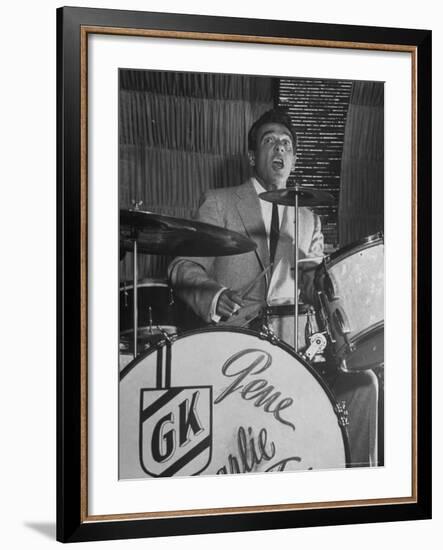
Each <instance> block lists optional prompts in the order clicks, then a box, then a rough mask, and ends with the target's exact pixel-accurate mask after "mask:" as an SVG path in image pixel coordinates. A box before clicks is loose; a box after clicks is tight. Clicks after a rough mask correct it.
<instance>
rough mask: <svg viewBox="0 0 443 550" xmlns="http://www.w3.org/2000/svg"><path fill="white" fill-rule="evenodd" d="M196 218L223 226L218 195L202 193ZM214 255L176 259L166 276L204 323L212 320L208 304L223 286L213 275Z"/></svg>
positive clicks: (170, 265) (209, 304)
mask: <svg viewBox="0 0 443 550" xmlns="http://www.w3.org/2000/svg"><path fill="white" fill-rule="evenodd" d="M195 219H196V221H199V222H204V223H210V224H212V225H217V226H223V219H222V216H221V214H220V211H219V207H218V203H217V197H216V196H215V195H214V193H212V192H211V191H209V192H207V193H205V194H204V195H203V197H202V199H201V201H200V206H199V209H198V212H197V215H196V216H195ZM214 262H215V257H183V256H179V257H177V258H175V259H174V260H173V261H172V262H171V263H170V264H169V267H168V278H169V280H170V282H171V284H172V287H173V288H174V291H175V292H176V293H177V295H178V296H179V297H180V298H181V299H182V300H183V301H184V302H186V303H187V304H188V305H189V306H190V307H191V308H192V309H193V310H194V312H195V313H196V314H197V315H198V316H199V317H201V318H202V319H203V320H204V321H205V322H207V323H210V322H211V304H212V300H213V298H214V296H215V294H216V293H217V292H218V291H219V290H220V289H221V288H223V285H221V284H219V283H218V282H217V281H216V280H215V278H214Z"/></svg>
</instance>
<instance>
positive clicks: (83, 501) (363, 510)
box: [5, 0, 432, 548]
mask: <svg viewBox="0 0 443 550" xmlns="http://www.w3.org/2000/svg"><path fill="white" fill-rule="evenodd" d="M338 2H340V0H338ZM114 7H115V8H116V9H106V8H90V7H63V8H60V9H58V10H57V13H56V28H57V33H56V37H57V47H56V50H57V51H56V65H57V66H56V69H57V71H56V72H57V101H56V103H55V102H54V107H55V108H56V113H57V124H56V128H57V136H56V145H57V149H56V156H57V167H56V179H57V205H56V210H57V243H56V244H57V387H56V388H55V389H54V393H56V398H57V403H56V404H57V411H56V412H57V426H56V427H57V464H56V466H57V468H56V476H57V477H56V482H57V501H56V508H57V518H56V529H57V533H56V538H57V540H58V541H61V542H80V541H85V542H89V541H93V540H95V541H104V540H114V539H136V538H144V537H147V538H155V537H168V538H170V537H173V536H180V535H197V534H199V535H207V536H209V537H212V536H214V535H216V534H222V533H223V534H224V536H225V538H224V539H223V538H220V541H221V544H222V546H226V544H230V542H227V538H226V536H228V535H232V533H233V532H244V531H249V532H252V531H260V532H261V533H264V534H265V535H266V534H267V533H268V532H269V533H270V532H272V533H273V534H275V533H279V532H280V531H281V530H286V531H287V530H288V529H289V530H290V529H294V528H300V527H304V528H320V527H321V528H325V529H327V526H332V525H334V526H341V525H347V526H348V528H349V534H350V536H351V537H352V538H353V540H359V541H361V546H362V548H364V547H366V546H367V544H366V542H369V541H370V540H371V539H370V537H367V536H366V535H365V534H364V524H377V523H380V522H387V521H388V522H389V521H390V522H398V521H402V522H403V524H405V523H406V522H407V521H408V520H409V521H412V520H424V519H429V518H430V517H431V473H432V471H431V433H430V429H429V427H430V422H431V389H432V385H431V375H432V373H431V369H430V364H431V351H430V345H431V316H430V314H429V308H430V300H431V291H430V283H431V275H430V268H431V224H430V210H431V188H430V181H431V179H430V168H431V135H430V124H431V52H432V47H431V31H429V30H425V29H421V28H419V25H415V24H412V26H411V27H403V28H400V27H399V26H398V24H396V23H395V22H394V21H393V20H392V18H391V19H389V18H387V19H386V21H384V20H383V17H382V16H381V15H380V16H379V18H374V17H373V18H369V20H368V26H364V25H361V24H359V22H358V21H355V22H352V21H346V18H345V19H344V21H337V20H335V21H334V19H330V20H329V21H327V20H326V22H325V20H323V19H322V18H321V17H314V18H313V19H311V21H312V22H308V21H309V19H305V20H303V19H298V15H297V14H294V13H293V14H292V15H291V16H289V14H288V15H287V16H284V14H283V12H282V13H271V12H270V11H269V12H266V14H265V15H264V16H258V17H257V15H258V13H259V12H257V13H255V12H250V13H245V12H244V11H243V12H242V13H241V14H239V16H238V17H235V16H230V15H229V13H228V12H226V16H225V17H224V16H215V15H214V16H212V15H210V14H209V13H208V12H207V11H206V9H205V10H203V11H202V12H199V11H197V12H194V13H192V12H191V13H188V14H184V13H173V12H169V11H166V12H163V11H154V12H152V11H140V10H132V9H131V7H128V8H126V7H124V8H123V7H121V6H120V7H118V6H114ZM239 7H240V6H239ZM148 9H149V8H147V7H141V10H148ZM222 11H223V10H222ZM240 11H241V10H240ZM330 13H331V12H330ZM341 13H342V16H343V12H341ZM291 17H292V20H291ZM379 19H380V21H379ZM54 22H55V21H54ZM360 23H361V21H360ZM369 25H370V26H369ZM380 25H385V26H383V27H381V26H380ZM24 164H25V163H23V162H22V163H21V165H22V166H24ZM17 166H18V164H17ZM38 188H39V189H40V188H41V185H39V186H38ZM36 192H37V191H36ZM21 219H24V217H23V216H22V217H21ZM11 227H13V226H11ZM26 250H27V252H26V254H28V253H29V254H31V253H33V254H34V255H36V254H38V253H39V252H38V251H39V248H38V247H37V246H35V247H33V246H30V241H28V246H27V248H26ZM28 251H29V252H28ZM26 257H28V256H26ZM32 265H35V266H39V265H42V262H40V261H38V262H33V264H32ZM37 294H38V293H37ZM17 301H18V300H17ZM37 432H38V430H36V433H37ZM34 448H36V447H35V446H34ZM5 471H6V470H5ZM356 523H358V524H359V526H358V529H359V531H358V533H357V532H356V531H354V532H353V534H352V533H351V532H352V528H353V524H356ZM416 523H419V522H416ZM375 529H376V528H375V527H374V530H375ZM318 530H319V529H315V534H314V535H313V538H312V540H311V537H312V535H311V534H309V531H312V529H311V530H309V529H297V531H299V532H300V538H299V539H298V542H297V543H296V544H298V545H300V544H309V545H312V544H314V539H315V538H317V534H316V532H317V531H318ZM304 532H306V533H308V539H309V540H307V539H306V537H305V535H304V534H303V533H304ZM192 538H193V537H192ZM381 539H383V540H384V538H383V537H381ZM381 539H380V540H381ZM223 540H224V541H225V542H223ZM256 540H257V539H256ZM260 540H261V542H263V543H265V544H266V546H267V547H268V546H269V545H271V544H272V546H276V547H279V546H282V545H285V544H286V543H285V542H284V538H281V537H280V538H279V536H277V539H274V538H273V535H272V536H271V535H270V537H266V536H265V537H264V538H263V539H260ZM278 540H280V541H281V542H276V541H278ZM342 540H343V539H342ZM413 540H414V539H413V538H411V542H412V541H413ZM265 541H266V542H265ZM133 542H134V544H135V543H136V541H133ZM164 542H165V544H166V543H167V541H166V540H165V541H164ZM191 544H192V543H191ZM365 544H366V546H365ZM242 545H243V544H242ZM233 546H236V544H233ZM254 546H255V545H254ZM314 546H315V544H314Z"/></svg>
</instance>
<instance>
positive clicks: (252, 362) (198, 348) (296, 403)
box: [119, 328, 349, 479]
mask: <svg viewBox="0 0 443 550" xmlns="http://www.w3.org/2000/svg"><path fill="white" fill-rule="evenodd" d="M339 420H340V419H339V416H338V410H337V405H336V403H335V401H334V399H333V397H332V394H331V393H330V391H329V390H328V389H327V388H326V386H325V384H324V382H322V380H321V379H320V378H319V377H318V375H317V374H316V373H315V371H314V370H313V369H312V368H311V367H310V366H309V365H308V364H307V363H306V362H305V361H303V360H302V359H301V358H300V357H299V356H298V355H297V354H296V353H295V352H294V351H293V350H292V349H291V348H290V347H289V346H287V345H285V344H283V343H280V342H277V341H270V340H269V339H263V338H259V337H258V336H257V335H256V334H254V333H253V332H252V331H249V330H247V329H226V328H220V329H202V330H199V331H194V332H188V333H184V334H181V335H179V336H178V338H177V340H176V341H175V342H174V343H173V344H172V345H171V344H165V345H164V346H163V347H159V348H155V349H154V348H153V349H151V350H150V351H148V352H146V353H145V354H143V355H142V356H140V357H138V358H137V359H136V360H134V361H133V362H132V363H130V364H129V365H127V366H126V367H125V368H124V369H123V370H122V371H121V373H120V384H119V478H120V479H133V478H149V477H169V476H188V475H197V474H203V475H213V474H233V473H249V472H276V471H294V470H303V471H306V470H319V469H336V468H344V467H346V465H347V460H348V457H349V446H348V441H347V436H346V433H345V428H344V427H343V426H342V425H341V423H340V421H339Z"/></svg>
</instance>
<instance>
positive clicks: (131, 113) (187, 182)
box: [119, 70, 274, 280]
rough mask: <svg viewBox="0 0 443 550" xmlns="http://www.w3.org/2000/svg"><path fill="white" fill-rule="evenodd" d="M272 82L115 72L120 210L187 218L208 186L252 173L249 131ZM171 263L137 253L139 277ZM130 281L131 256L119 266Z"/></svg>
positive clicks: (269, 100) (268, 100)
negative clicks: (117, 80)
mask: <svg viewBox="0 0 443 550" xmlns="http://www.w3.org/2000/svg"><path fill="white" fill-rule="evenodd" d="M273 86H274V83H273V79H271V78H267V77H248V76H242V75H216V74H200V73H169V72H157V71H156V72H151V71H135V70H121V71H120V102H119V124H120V126H119V155H120V159H119V160H120V162H119V193H120V196H119V200H120V208H130V207H131V206H132V204H133V201H136V202H139V201H143V205H142V209H144V210H149V211H153V212H156V213H161V214H167V215H170V216H176V217H180V218H192V217H193V215H194V214H195V211H196V209H197V207H198V202H199V197H200V196H201V194H202V193H203V192H204V191H205V190H207V189H210V188H219V187H229V186H234V185H239V184H240V183H242V182H243V181H244V180H245V179H246V178H247V177H248V176H249V165H248V159H247V132H248V129H249V127H250V126H251V124H252V122H253V121H254V120H255V119H256V118H258V117H259V116H260V115H261V114H262V113H263V112H264V111H266V110H267V109H270V108H272V106H273V89H274V88H273ZM169 261H170V258H168V257H165V256H148V255H141V256H140V258H139V263H138V265H139V275H140V277H141V278H152V277H157V278H158V277H160V278H163V277H165V275H166V267H167V265H168V263H169ZM120 278H121V280H130V279H132V255H131V254H126V256H125V258H124V259H123V261H121V262H120Z"/></svg>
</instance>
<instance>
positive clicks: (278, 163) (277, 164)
mask: <svg viewBox="0 0 443 550" xmlns="http://www.w3.org/2000/svg"><path fill="white" fill-rule="evenodd" d="M284 167H285V163H284V162H283V159H278V158H276V159H273V161H272V168H273V169H274V170H282V169H283V168H284Z"/></svg>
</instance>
